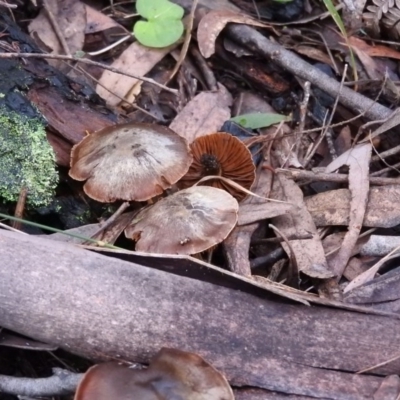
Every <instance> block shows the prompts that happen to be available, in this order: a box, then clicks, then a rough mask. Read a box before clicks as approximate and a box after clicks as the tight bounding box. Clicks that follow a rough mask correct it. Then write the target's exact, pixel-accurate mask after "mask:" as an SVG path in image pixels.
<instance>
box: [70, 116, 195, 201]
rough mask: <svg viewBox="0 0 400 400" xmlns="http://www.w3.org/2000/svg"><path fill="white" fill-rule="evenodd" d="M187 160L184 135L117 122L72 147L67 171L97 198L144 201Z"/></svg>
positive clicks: (172, 178)
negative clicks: (117, 123) (83, 182)
mask: <svg viewBox="0 0 400 400" xmlns="http://www.w3.org/2000/svg"><path fill="white" fill-rule="evenodd" d="M191 162H192V156H191V154H190V150H189V146H188V144H187V142H186V140H185V139H184V138H182V137H180V136H179V135H178V134H176V133H175V132H173V131H172V130H171V129H169V128H166V127H164V126H159V125H152V124H136V123H129V124H122V125H115V126H111V127H107V128H104V129H102V130H100V131H98V132H95V133H92V134H91V135H89V136H87V137H85V138H84V139H83V140H82V141H81V142H80V143H79V144H77V145H76V146H74V147H73V149H72V153H71V169H70V171H69V175H70V176H71V177H72V178H74V179H76V180H78V181H84V180H87V182H86V183H85V185H84V187H83V189H84V190H85V193H86V194H87V195H88V196H89V197H91V198H93V199H95V200H98V201H102V202H112V201H115V200H117V199H121V200H127V201H132V200H136V201H144V200H148V199H150V198H152V197H154V196H156V195H158V194H161V193H162V192H163V191H164V190H165V189H167V188H169V187H171V185H173V184H174V183H175V182H177V181H178V180H179V179H180V178H181V177H182V176H183V175H184V174H185V173H186V172H187V170H188V168H189V166H190V164H191Z"/></svg>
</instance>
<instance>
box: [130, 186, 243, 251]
mask: <svg viewBox="0 0 400 400" xmlns="http://www.w3.org/2000/svg"><path fill="white" fill-rule="evenodd" d="M238 210H239V205H238V202H237V201H236V199H235V198H234V197H232V196H231V195H230V194H229V193H228V192H226V191H224V190H221V189H217V188H214V187H210V186H194V187H191V188H188V189H184V190H181V191H179V192H177V193H175V194H173V195H171V196H168V197H166V198H164V199H161V200H160V201H159V202H157V203H156V204H154V205H153V206H151V207H148V208H146V209H144V210H142V211H140V212H139V213H138V214H137V216H136V217H135V219H134V220H133V221H132V222H131V224H130V225H128V227H127V228H126V229H125V236H126V237H127V238H130V239H133V240H137V243H136V250H138V251H144V252H147V253H163V254H196V253H200V252H202V251H204V250H207V249H209V248H210V247H212V246H215V245H216V244H218V243H220V242H222V241H223V240H224V239H225V238H226V237H227V236H228V235H229V233H230V232H231V230H232V229H233V228H234V226H235V225H236V222H237V218H238V215H237V214H238Z"/></svg>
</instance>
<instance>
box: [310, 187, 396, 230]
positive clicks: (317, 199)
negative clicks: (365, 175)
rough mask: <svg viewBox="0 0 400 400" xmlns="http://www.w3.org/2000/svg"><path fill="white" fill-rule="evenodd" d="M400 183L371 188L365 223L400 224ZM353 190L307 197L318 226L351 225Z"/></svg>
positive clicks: (384, 225) (372, 226) (382, 226)
mask: <svg viewBox="0 0 400 400" xmlns="http://www.w3.org/2000/svg"><path fill="white" fill-rule="evenodd" d="M399 197H400V185H390V186H375V187H372V188H371V189H370V190H369V194H368V201H367V207H366V210H365V215H364V220H363V222H362V226H365V227H369V228H392V227H393V226H396V225H399V224H400V202H399ZM350 201H351V193H350V190H348V189H338V190H331V191H329V192H323V193H319V194H316V195H314V196H310V197H307V198H306V199H305V202H306V206H307V208H308V211H309V212H310V214H311V215H312V217H313V220H314V222H315V225H317V226H331V225H336V226H337V225H345V226H347V225H349V223H350Z"/></svg>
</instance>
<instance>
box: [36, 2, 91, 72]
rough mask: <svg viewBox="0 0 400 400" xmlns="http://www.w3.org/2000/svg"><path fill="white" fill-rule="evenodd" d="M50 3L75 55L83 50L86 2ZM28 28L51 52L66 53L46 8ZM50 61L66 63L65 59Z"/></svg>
mask: <svg viewBox="0 0 400 400" xmlns="http://www.w3.org/2000/svg"><path fill="white" fill-rule="evenodd" d="M48 5H49V8H50V11H51V12H52V14H53V15H54V17H55V19H56V21H57V24H58V26H59V28H60V30H61V32H62V34H63V36H64V38H65V41H66V42H67V44H68V47H69V51H70V53H71V54H72V55H73V54H74V53H75V52H77V51H78V50H82V46H83V43H84V40H85V27H86V9H85V6H84V4H83V3H81V2H80V1H79V0H63V1H57V0H48ZM28 30H29V33H30V35H31V36H32V37H33V38H34V39H35V37H37V38H39V39H40V40H41V41H42V42H43V43H44V44H45V45H46V46H47V47H48V48H50V49H51V53H53V54H65V49H63V48H62V46H61V44H60V41H59V39H58V37H57V35H56V34H55V32H54V29H53V26H52V25H51V23H50V21H49V19H48V17H47V13H46V11H45V9H44V8H42V10H41V11H40V13H39V15H38V16H37V17H36V18H35V19H34V20H33V21H32V22H31V23H30V24H29V26H28ZM39 45H40V44H39ZM46 50H48V49H46ZM48 62H49V64H51V65H53V66H55V67H60V66H61V65H65V64H64V63H63V61H59V60H48Z"/></svg>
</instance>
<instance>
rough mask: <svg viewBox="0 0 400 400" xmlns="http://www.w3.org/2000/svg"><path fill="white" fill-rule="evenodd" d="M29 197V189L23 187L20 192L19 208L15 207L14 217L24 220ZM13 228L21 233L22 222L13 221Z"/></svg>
mask: <svg viewBox="0 0 400 400" xmlns="http://www.w3.org/2000/svg"><path fill="white" fill-rule="evenodd" d="M27 196H28V189H27V188H26V187H23V188H22V189H21V191H20V192H19V196H18V202H17V206H16V207H15V213H14V217H16V218H21V219H22V218H23V216H24V210H25V204H26V197H27ZM11 226H12V227H13V228H14V229H16V230H18V231H20V230H21V227H22V224H21V221H12V222H11Z"/></svg>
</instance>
